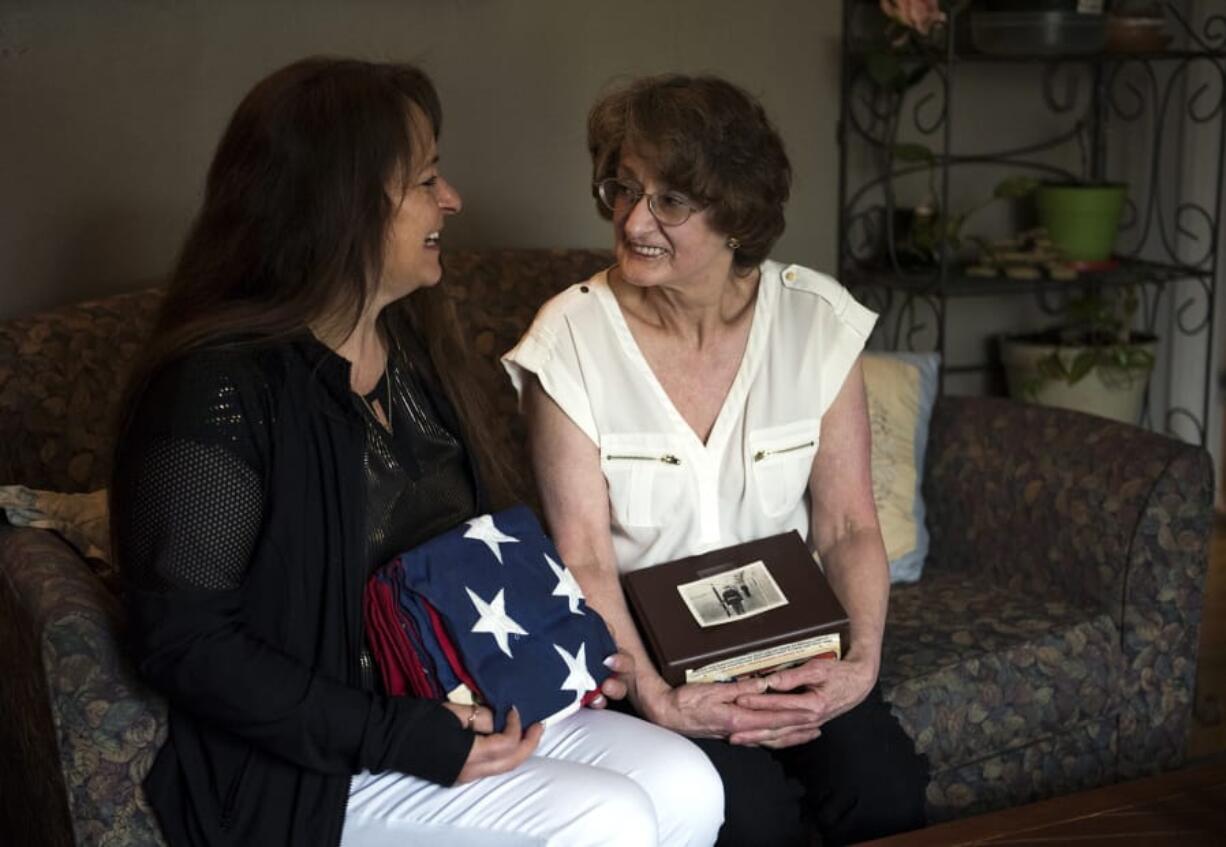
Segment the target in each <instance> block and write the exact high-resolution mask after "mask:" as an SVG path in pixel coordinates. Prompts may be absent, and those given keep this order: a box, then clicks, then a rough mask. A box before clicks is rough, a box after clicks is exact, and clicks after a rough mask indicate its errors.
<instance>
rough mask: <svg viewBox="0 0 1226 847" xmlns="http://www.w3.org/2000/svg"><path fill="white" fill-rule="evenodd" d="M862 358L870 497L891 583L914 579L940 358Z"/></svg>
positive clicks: (921, 553)
mask: <svg viewBox="0 0 1226 847" xmlns="http://www.w3.org/2000/svg"><path fill="white" fill-rule="evenodd" d="M862 361H863V367H864V384H865V392H866V394H867V395H868V416H869V425H870V428H871V430H872V437H873V451H872V473H873V499H874V500H875V501H876V504H877V516H878V519H879V520H880V521H881V535H882V537H883V538H884V540H885V549H886V555H887V557H888V558H889V560H890V582H915V581H917V580H918V579H919V578H920V574H921V573H922V571H923V567H924V559H925V558H927V556H928V529H927V527H925V526H924V498H923V492H922V491H921V485H922V484H923V479H924V453H925V451H926V450H927V447H928V423H929V420H930V419H931V417H932V407H933V404H934V403H935V402H936V395H937V383H938V377H939V371H940V364H941V360H940V356H939V354H937V353H865V354H864V356H863V359H862Z"/></svg>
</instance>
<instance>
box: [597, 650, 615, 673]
mask: <svg viewBox="0 0 1226 847" xmlns="http://www.w3.org/2000/svg"><path fill="white" fill-rule="evenodd" d="M601 664H602V665H604V666H605V667H606V668H608V669H609V670H613V666H614V665H615V664H617V654H616V653H614V654H613V655H612V656H609V657H608V658H607V659H605V660H604V661H603V662H601Z"/></svg>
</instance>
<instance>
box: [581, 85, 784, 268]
mask: <svg viewBox="0 0 1226 847" xmlns="http://www.w3.org/2000/svg"><path fill="white" fill-rule="evenodd" d="M587 146H588V151H589V152H590V153H591V155H592V177H593V180H592V181H593V183H596V182H599V181H600V180H602V179H607V178H608V177H611V176H616V175H617V166H618V162H619V161H620V159H621V154H622V151H623V149H628V150H633V151H634V152H635V153H637V154H638V155H641V156H643V157H644V158H646V159H647V160H648V161H649V162H650V163H651V165H652V166H653V168H654V169H655V170H656V172H657V173H658V175H659V176H660V178H661V179H663V180H664V181H665V182H667V183H668V185H669V187H671V188H675V189H676V190H678V191H682V192H685V193H686V194H688V195H689V196H691V197H693V198H694V199H695V200H697V201H699V202H701V203H704V204H706V205H707V206H708V211H709V213H710V216H711V222H712V224H713V225H714V226H715V228H716V229H717V230H719V231H720V232H724V233H727V234H728V235H729V236H732V237H735V238H736V239H737V241H739V242H740V246H739V247H738V248H737V250H736V253H735V256H734V259H733V261H734V263H735V264H736V266H737V267H738V268H741V269H746V268H752V267H756V266H757V265H758V264H760V263H761V262H762V261H763V260H764V259H766V257H767V256H768V255H769V254H770V250H771V248H772V247H773V246H774V244H775V242H776V241H777V240H779V236H780V235H782V234H783V228H784V225H785V224H784V219H783V206H784V204H785V203H786V202H787V199H788V192H789V190H790V188H791V182H792V166H791V165H790V164H789V162H788V157H787V153H786V152H785V151H784V149H783V140H782V139H780V138H779V133H778V132H777V131H776V130H775V127H774V125H773V124H772V123H771V122H770V120H769V119H768V118H767V117H766V111H765V110H764V109H763V108H762V104H761V103H759V102H758V100H757V99H756V98H755V97H753V96H752V95H750V94H749V93H748V92H746V91H744V90H743V89H741V88H739V87H737V86H735V85H733V84H732V83H730V82H728V81H727V80H724V79H720V78H719V77H715V76H696V77H691V76H684V75H682V74H665V75H662V76H650V77H643V78H641V79H637V80H634V81H633V82H630V83H629V84H627V85H625V86H623V87H621V88H619V89H616V90H614V91H612V92H610V93H609V94H606V95H605V96H603V97H601V98H600V100H598V101H597V103H596V105H595V106H593V107H592V111H591V113H590V114H589V115H588V121H587ZM593 191H594V189H593ZM597 208H598V209H599V210H600V213H601V214H602V215H603V216H604V217H606V218H611V217H612V215H611V213H610V212H609V210H608V209H606V208H604V206H602V205H601V204H599V203H597Z"/></svg>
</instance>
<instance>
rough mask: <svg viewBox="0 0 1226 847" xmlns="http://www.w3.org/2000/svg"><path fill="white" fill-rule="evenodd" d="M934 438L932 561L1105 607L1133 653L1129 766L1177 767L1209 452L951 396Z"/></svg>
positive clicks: (936, 419)
mask: <svg viewBox="0 0 1226 847" xmlns="http://www.w3.org/2000/svg"><path fill="white" fill-rule="evenodd" d="M929 437H930V442H929V452H928V461H927V466H926V472H925V479H924V498H925V506H926V508H927V515H928V526H929V530H930V532H931V536H932V542H931V552H930V556H931V563H930V565H929V566H930V567H938V568H944V567H952V568H961V569H966V570H975V571H980V572H983V573H985V574H986V575H987V576H988V577H989V578H990V579H992V580H993V581H994V582H995V583H996V584H998V585H1004V586H1007V587H1008V588H1010V589H1011V590H1014V591H1019V592H1020V591H1026V592H1032V593H1037V594H1039V595H1059V596H1061V597H1062V598H1064V599H1071V600H1073V601H1075V602H1080V603H1084V604H1086V605H1087V607H1090V608H1096V609H1101V610H1103V611H1105V612H1107V613H1108V614H1110V615H1111V617H1112V618H1113V619H1114V620H1115V622H1116V624H1117V625H1118V626H1119V628H1120V635H1121V643H1122V646H1123V654H1124V668H1123V669H1122V673H1121V680H1122V690H1121V692H1120V694H1121V699H1120V708H1121V718H1120V740H1119V756H1120V764H1121V772H1122V774H1123V775H1131V774H1135V773H1139V772H1141V771H1144V770H1153V769H1157V768H1165V767H1170V766H1173V765H1175V764H1177V763H1178V762H1179V761H1180V760H1181V758H1182V755H1183V747H1184V738H1185V734H1186V731H1187V721H1188V719H1189V717H1190V714H1191V705H1192V692H1193V686H1194V682H1195V673H1196V651H1197V639H1198V636H1199V630H1200V619H1201V609H1202V606H1203V603H1204V583H1205V573H1206V569H1207V565H1208V551H1209V533H1210V528H1211V521H1212V516H1213V469H1212V464H1211V462H1210V460H1209V456H1208V454H1207V453H1206V452H1205V451H1204V450H1203V449H1201V448H1199V447H1193V446H1190V445H1187V444H1184V443H1183V442H1180V441H1176V440H1174V439H1171V438H1167V437H1165V436H1162V435H1157V434H1155V433H1152V432H1148V431H1145V430H1142V429H1138V428H1136V427H1132V426H1126V425H1124V424H1119V423H1115V422H1112V421H1108V420H1105V419H1103V418H1096V417H1091V416H1089V415H1082V414H1078V413H1076V412H1068V411H1064V410H1061V409H1051V408H1045V407H1041V406H1034V405H1029V404H1021V403H1016V402H1012V401H1008V400H1001V399H997V398H986V397H981V398H969V397H942V398H941V400H940V401H939V402H938V404H937V407H936V410H935V411H934V414H933V421H932V427H931V430H930V436H929Z"/></svg>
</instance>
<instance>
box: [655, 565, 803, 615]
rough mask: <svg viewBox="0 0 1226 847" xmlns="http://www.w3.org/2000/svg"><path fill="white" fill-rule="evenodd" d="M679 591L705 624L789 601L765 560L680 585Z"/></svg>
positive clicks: (692, 611)
mask: <svg viewBox="0 0 1226 847" xmlns="http://www.w3.org/2000/svg"><path fill="white" fill-rule="evenodd" d="M677 591H679V592H680V593H681V599H682V600H684V601H685V605H686V607H687V608H688V609H689V610H690V614H691V615H693V616H694V620H695V621H697V622H698V625H699V626H701V627H704V628H705V627H709V626H719V625H720V624H725V623H731V622H732V621H738V620H743V619H745V618H750V617H753V616H754V615H760V614H762V613H763V612H769V611H770V610H771V609H777V608H779V607H780V606H786V605H787V603H788V598H787V597H785V596H784V595H783V592H782V591H781V590H780V589H779V585H778V584H777V583H776V582H775V579H774V577H772V576H771V572H770V570H769V569H768V568H767V567H766V563H765V562H762V561H757V562H751V563H749V564H748V565H742V566H741V567H739V568H736V569H734V570H730V571H724V572H723V573H721V574H716V575H715V576H709V577H707V578H705V579H696V580H694V581H693V582H687V583H685V584H684V585H678V586H677Z"/></svg>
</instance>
